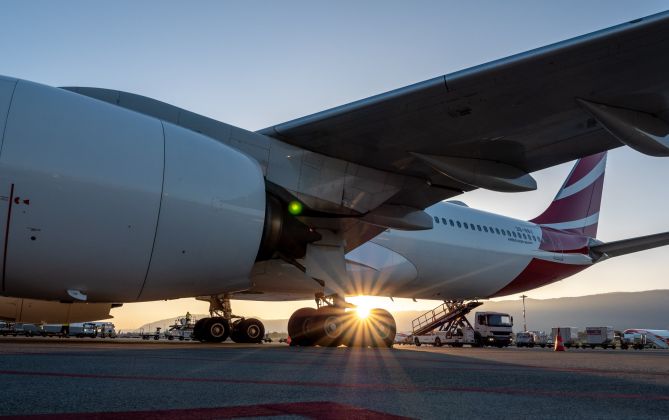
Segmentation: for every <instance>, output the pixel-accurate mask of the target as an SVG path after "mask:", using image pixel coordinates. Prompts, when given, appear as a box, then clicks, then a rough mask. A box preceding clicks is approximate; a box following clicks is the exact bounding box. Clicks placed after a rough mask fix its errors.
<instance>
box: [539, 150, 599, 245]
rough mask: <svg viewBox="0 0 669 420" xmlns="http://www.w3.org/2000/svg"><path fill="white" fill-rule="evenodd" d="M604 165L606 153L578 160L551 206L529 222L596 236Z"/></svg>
mask: <svg viewBox="0 0 669 420" xmlns="http://www.w3.org/2000/svg"><path fill="white" fill-rule="evenodd" d="M605 168H606V152H603V153H598V154H596V155H592V156H588V157H585V158H582V159H579V160H577V161H576V165H574V168H573V169H572V170H571V172H570V173H569V176H568V177H567V180H566V181H565V182H564V184H562V188H560V191H558V193H557V195H556V196H555V198H554V199H553V202H552V203H551V205H550V206H548V208H547V209H546V211H544V212H543V213H541V215H539V216H538V217H536V218H534V219H532V220H530V221H531V222H534V223H537V224H540V225H544V226H548V227H552V228H555V229H561V230H567V231H570V232H575V233H581V234H584V235H587V236H590V237H593V238H594V237H595V236H596V235H597V223H598V222H599V207H600V205H601V202H602V188H603V186H604V169H605Z"/></svg>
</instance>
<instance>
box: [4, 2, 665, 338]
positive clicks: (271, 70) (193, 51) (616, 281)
mask: <svg viewBox="0 0 669 420" xmlns="http://www.w3.org/2000/svg"><path fill="white" fill-rule="evenodd" d="M667 9H669V0H667V1H654V0H647V1H643V2H632V1H612V0H608V1H582V0H581V1H561V2H548V1H504V2H500V1H468V2H456V1H411V2H407V1H387V0H385V1H375V2H372V1H370V2H362V1H337V2H327V1H282V2H274V1H244V2H231V1H230V2H228V1H211V2H183V1H180V2H176V1H114V2H91V1H69V2H53V1H3V3H2V13H0V54H1V57H2V58H1V59H0V74H3V75H8V76H13V77H18V78H22V79H28V80H32V81H36V82H40V83H44V84H48V85H53V86H96V87H106V88H114V89H120V90H125V91H130V92H134V93H138V94H141V95H145V96H149V97H153V98H156V99H159V100H162V101H165V102H168V103H172V104H174V105H177V106H180V107H183V108H186V109H189V110H191V111H194V112H197V113H200V114H203V115H206V116H209V117H212V118H215V119H217V120H220V121H224V122H226V123H229V124H233V125H237V126H239V127H242V128H246V129H251V130H256V129H260V128H263V127H267V126H270V125H273V124H276V123H279V122H283V121H287V120H290V119H293V118H297V117H300V116H304V115H308V114H311V113H314V112H318V111H321V110H324V109H327V108H330V107H333V106H337V105H341V104H344V103H348V102H351V101H354V100H357V99H361V98H365V97H368V96H371V95H374V94H378V93H382V92H385V91H388V90H391V89H395V88H398V87H402V86H405V85H408V84H411V83H415V82H419V81H421V80H426V79H429V78H432V77H435V76H439V75H443V74H446V73H450V72H453V71H457V70H461V69H464V68H468V67H471V66H474V65H477V64H481V63H484V62H488V61H491V60H494V59H498V58H503V57H505V56H508V55H511V54H515V53H519V52H523V51H526V50H528V49H532V48H537V47H541V46H543V45H546V44H550V43H553V42H557V41H561V40H564V39H567V38H571V37H574V36H577V35H582V34H585V33H588V32H592V31H595V30H598V29H603V28H606V27H609V26H612V25H616V24H619V23H623V22H625V21H629V20H632V19H635V18H639V17H643V16H647V15H650V14H653V13H657V12H661V11H664V10H667ZM570 167H571V164H564V165H560V166H557V167H554V168H550V169H547V170H543V171H540V172H538V173H535V174H533V176H534V177H535V178H536V179H537V182H538V185H539V188H538V190H537V191H534V192H528V193H521V194H501V193H495V192H491V191H485V190H476V191H473V192H470V193H466V194H464V195H462V196H460V197H458V199H460V200H462V201H465V202H466V203H467V204H469V205H470V206H471V207H475V208H480V209H483V210H487V211H492V212H496V213H501V214H504V215H507V216H511V217H517V218H520V219H529V218H532V217H534V216H536V215H538V214H539V213H541V211H542V210H543V209H544V208H545V207H546V206H547V205H548V204H549V203H550V201H551V200H552V198H553V196H554V195H555V193H556V192H557V190H558V189H559V187H560V185H561V183H562V182H563V180H564V178H565V177H566V175H567V173H568V172H569V169H570ZM667 179H669V160H665V159H661V158H652V157H647V156H644V155H641V154H639V153H637V152H635V151H633V150H631V149H629V148H619V149H616V150H614V151H612V152H611V153H610V154H609V159H608V164H607V175H606V180H605V186H604V195H603V203H602V211H601V216H600V224H599V237H600V239H602V240H604V241H607V240H616V239H623V238H627V237H631V236H639V235H644V234H650V233H656V232H661V231H666V230H669V220H668V217H667V213H666V209H667V208H669V190H668V189H667V188H666V180H667ZM667 257H669V248H666V247H665V248H659V249H655V250H651V251H645V252H642V253H638V254H633V255H629V256H625V257H620V258H616V259H612V260H608V261H606V262H604V263H602V264H598V265H596V266H594V267H592V268H590V269H588V270H586V271H584V272H582V273H580V274H578V275H576V276H573V277H571V278H569V279H567V280H564V281H561V282H558V283H555V284H553V285H549V286H546V287H543V288H540V289H536V290H533V291H530V292H528V293H527V294H528V295H529V296H531V297H533V298H551V297H560V296H580V295H587V294H594V293H604V292H613V291H636V290H650V289H662V288H669V281H668V280H667V278H668V276H667V268H666V264H665V260H666V259H667ZM373 303H374V304H375V305H376V306H382V307H386V308H387V309H390V310H403V309H422V308H425V309H428V308H431V307H433V306H435V305H436V304H437V303H436V302H429V301H428V302H418V303H413V302H410V301H407V300H396V302H395V303H392V302H390V300H389V299H387V298H383V299H381V298H380V299H378V300H375V301H373ZM300 306H304V303H294V302H291V303H271V304H267V303H262V304H258V303H253V302H235V303H234V306H233V309H234V311H235V312H236V313H243V314H248V315H251V314H252V315H255V316H260V317H264V318H268V319H269V318H287V317H288V316H290V313H291V312H292V311H293V310H295V309H296V308H298V307H300ZM206 309H207V304H206V303H204V302H195V301H193V300H192V299H183V300H178V301H170V302H153V303H141V304H126V305H125V306H124V307H123V308H121V309H115V310H114V312H113V314H114V315H115V319H116V324H117V326H120V327H121V328H134V327H136V326H139V325H141V324H143V323H145V322H149V321H153V320H157V319H161V318H168V317H171V316H176V315H178V314H180V313H184V312H185V311H186V310H190V311H191V312H192V313H202V312H205V311H206Z"/></svg>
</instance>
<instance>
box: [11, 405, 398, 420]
mask: <svg viewBox="0 0 669 420" xmlns="http://www.w3.org/2000/svg"><path fill="white" fill-rule="evenodd" d="M274 416H303V417H308V418H314V419H326V420H335V419H342V418H346V419H368V420H381V419H398V420H403V419H409V418H410V417H402V416H395V415H392V414H387V413H382V412H379V411H373V410H367V409H364V408H360V407H355V406H352V405H348V404H339V403H335V402H330V401H309V402H295V403H281V404H258V405H245V406H233V407H211V408H187V409H173V410H151V411H118V412H106V413H59V414H34V415H27V416H7V417H2V416H0V417H2V418H3V419H19V418H21V419H41V418H46V419H51V420H59V419H77V420H78V419H95V420H107V419H118V418H123V419H142V420H158V419H184V420H189V419H229V418H236V417H274Z"/></svg>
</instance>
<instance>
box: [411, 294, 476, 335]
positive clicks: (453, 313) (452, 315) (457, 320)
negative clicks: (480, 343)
mask: <svg viewBox="0 0 669 420" xmlns="http://www.w3.org/2000/svg"><path fill="white" fill-rule="evenodd" d="M481 305H483V302H476V301H473V302H466V303H465V302H464V301H461V300H459V301H445V302H444V303H442V304H441V305H439V306H437V307H436V308H434V309H432V310H431V311H427V312H425V313H424V314H423V315H421V316H419V317H418V318H416V319H414V320H413V321H412V322H411V327H412V329H413V335H414V336H416V335H425V334H427V333H429V332H430V331H434V330H436V329H439V331H446V332H452V333H455V330H457V329H458V328H464V327H469V328H471V327H472V326H471V324H470V323H469V321H468V320H467V318H466V317H465V316H466V315H467V314H468V313H470V312H471V311H472V310H474V309H476V308H478V307H479V306H481Z"/></svg>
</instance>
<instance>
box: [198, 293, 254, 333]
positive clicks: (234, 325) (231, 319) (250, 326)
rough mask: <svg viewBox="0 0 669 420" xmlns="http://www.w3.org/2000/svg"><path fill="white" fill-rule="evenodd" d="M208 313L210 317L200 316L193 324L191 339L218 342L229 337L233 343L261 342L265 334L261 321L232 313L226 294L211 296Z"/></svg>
mask: <svg viewBox="0 0 669 420" xmlns="http://www.w3.org/2000/svg"><path fill="white" fill-rule="evenodd" d="M209 315H211V317H210V318H202V319H200V320H198V321H197V322H196V323H195V325H194V326H193V333H192V334H191V337H192V339H193V340H197V341H203V342H208V343H220V342H223V341H225V340H227V338H228V337H230V338H231V339H232V341H234V342H235V343H261V342H262V339H263V337H264V336H265V326H264V325H263V323H262V322H260V321H259V320H257V319H255V318H242V317H238V316H235V315H233V314H232V307H231V306H230V298H229V296H228V295H223V297H221V296H212V297H211V299H210V301H209Z"/></svg>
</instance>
